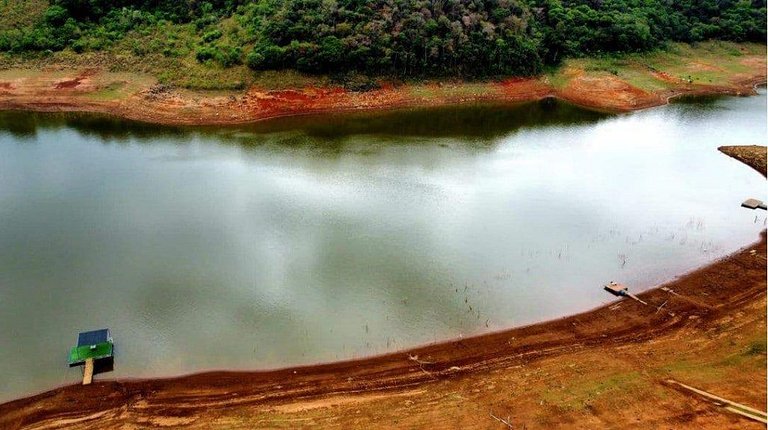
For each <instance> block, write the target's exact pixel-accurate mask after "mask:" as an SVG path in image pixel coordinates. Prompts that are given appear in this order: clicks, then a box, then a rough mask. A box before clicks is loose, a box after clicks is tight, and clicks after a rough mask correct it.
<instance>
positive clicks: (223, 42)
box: [0, 0, 766, 77]
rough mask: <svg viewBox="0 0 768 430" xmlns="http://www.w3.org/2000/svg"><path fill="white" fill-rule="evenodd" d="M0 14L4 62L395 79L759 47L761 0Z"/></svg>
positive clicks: (401, 3) (401, 1)
mask: <svg viewBox="0 0 768 430" xmlns="http://www.w3.org/2000/svg"><path fill="white" fill-rule="evenodd" d="M0 12H3V14H2V15H4V16H5V17H4V18H0V51H5V52H7V53H10V54H12V55H24V56H34V55H39V56H44V55H50V54H51V53H52V52H55V51H61V50H72V51H74V52H77V53H82V52H87V51H103V50H110V49H115V47H120V49H128V50H130V52H131V54H133V55H138V56H141V55H148V54H153V55H162V56H165V57H184V56H194V58H195V59H196V60H197V61H198V62H200V63H204V64H208V65H210V67H219V68H221V67H224V68H226V67H231V66H234V65H238V64H247V65H248V66H249V67H250V68H252V69H254V70H280V69H295V70H298V71H301V72H307V73H317V74H334V73H345V72H349V71H356V72H361V73H365V74H369V75H376V76H384V75H388V76H397V77H425V76H458V77H483V76H496V75H532V74H536V73H539V72H540V71H541V70H542V68H543V67H544V66H545V65H547V64H556V63H557V62H559V61H560V60H562V59H563V58H565V57H577V56H585V55H589V56H592V55H602V54H610V53H624V52H641V51H647V50H652V49H655V48H659V47H662V46H663V45H664V44H665V43H666V42H669V41H683V42H696V41H701V40H705V39H722V40H731V41H757V42H764V41H765V38H766V18H765V17H766V2H765V1H763V0H752V1H750V0H704V1H693V0H682V1H672V0H373V1H366V0H207V1H200V0H50V2H41V1H40V0H32V1H26V2H25V1H19V0H0ZM126 41H129V42H126ZM126 44H127V46H126Z"/></svg>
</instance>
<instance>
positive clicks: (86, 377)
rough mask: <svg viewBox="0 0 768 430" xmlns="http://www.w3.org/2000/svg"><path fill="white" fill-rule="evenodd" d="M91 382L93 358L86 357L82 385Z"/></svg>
mask: <svg viewBox="0 0 768 430" xmlns="http://www.w3.org/2000/svg"><path fill="white" fill-rule="evenodd" d="M91 382H93V358H86V359H85V367H84V368H83V385H90V383H91Z"/></svg>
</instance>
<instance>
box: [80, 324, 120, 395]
mask: <svg viewBox="0 0 768 430" xmlns="http://www.w3.org/2000/svg"><path fill="white" fill-rule="evenodd" d="M114 351H115V347H114V342H113V340H112V335H111V334H110V332H109V329H107V328H105V329H101V330H93V331H85V332H82V333H80V334H79V335H78V336H77V346H75V347H72V349H71V350H70V351H69V367H75V366H83V365H84V367H83V385H88V384H90V383H91V382H92V381H93V375H94V373H101V372H102V371H109V370H112V367H113V365H114Z"/></svg>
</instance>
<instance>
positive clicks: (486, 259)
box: [0, 90, 766, 401]
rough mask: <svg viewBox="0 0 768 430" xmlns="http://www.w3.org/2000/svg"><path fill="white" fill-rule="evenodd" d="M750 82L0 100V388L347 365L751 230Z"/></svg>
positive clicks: (492, 321) (555, 309) (712, 248)
mask: <svg viewBox="0 0 768 430" xmlns="http://www.w3.org/2000/svg"><path fill="white" fill-rule="evenodd" d="M765 142H766V94H765V90H761V91H760V95H759V96H755V97H748V98H715V99H696V100H688V101H684V102H680V103H675V104H672V105H669V106H664V107H659V108H655V109H650V110H645V111H641V112H635V113H630V114H621V115H608V114H603V113H598V112H593V111H589V110H584V109H580V108H576V107H573V106H570V105H567V104H565V103H561V102H556V101H553V100H545V101H542V102H537V103H530V104H523V105H517V106H466V107H450V108H440V109H421V110H404V111H395V112H384V113H356V114H345V115H326V116H318V117H301V118H290V119H282V120H276V121H270V122H265V123H259V124H255V125H249V126H238V127H226V128H177V127H159V126H150V125H146V124H140V123H133V122H128V121H122V120H116V119H111V118H106V117H101V116H93V115H79V114H66V115H64V114H32V113H19V112H5V113H0V401H5V400H10V399H12V398H16V397H19V396H22V395H28V394H32V393H35V392H39V391H42V390H45V389H48V388H53V387H55V386H58V385H61V384H64V383H72V382H76V381H78V379H79V377H80V371H79V369H68V368H67V366H66V355H67V351H68V349H69V348H70V347H71V346H73V345H74V344H75V342H76V337H77V333H78V332H79V331H83V330H89V329H97V328H102V327H109V328H110V329H111V330H112V333H113V335H114V337H115V344H116V352H117V355H116V362H115V372H113V373H111V374H107V375H102V376H97V379H98V378H105V377H107V378H113V377H151V376H167V375H178V374H184V373H190V372H197V371H202V370H208V369H269V368H278V367H285V366H291V365H297V364H305V363H314V362H323V361H333V360H341V359H351V358H358V357H362V356H367V355H373V354H381V353H385V352H393V351H397V350H400V349H403V348H407V347H411V346H415V345H420V344H425V343H430V342H434V341H441V340H447V339H451V338H457V337H459V336H468V335H472V334H478V333H483V332H488V331H494V330H501V329H504V328H508V327H512V326H517V325H522V324H529V323H533V322H537V321H542V320H546V319H551V318H556V317H559V316H563V315H567V314H572V313H575V312H579V311H584V310H588V309H590V308H593V307H595V306H598V305H601V304H603V303H606V302H608V301H610V300H612V299H613V298H612V297H610V296H608V295H607V294H606V293H605V292H604V291H602V290H601V288H600V286H601V285H602V284H605V283H606V282H608V281H611V280H615V281H619V282H622V283H625V284H627V285H629V286H630V287H631V289H632V290H633V291H641V290H643V289H647V288H650V287H653V286H655V285H658V284H659V283H661V282H664V281H666V280H670V279H673V278H674V277H675V276H678V275H680V274H682V273H685V272H687V271H690V270H692V269H694V268H697V267H699V266H701V265H704V264H706V263H708V262H711V261H713V260H715V259H717V258H719V257H722V256H724V255H727V254H729V253H731V252H734V251H736V250H737V249H739V248H740V247H742V246H745V245H747V244H749V243H751V242H753V241H755V240H757V238H758V234H759V232H760V231H761V230H762V229H764V228H765V222H766V221H765V218H766V214H765V212H753V211H749V210H746V209H743V208H740V207H739V204H740V203H741V201H743V200H744V199H746V198H748V197H755V198H758V199H762V200H766V195H765V194H766V192H765V191H766V188H765V180H764V179H763V177H762V176H761V175H760V174H758V173H756V172H755V171H753V170H752V169H750V168H748V167H746V166H744V165H742V164H741V163H739V162H737V161H735V160H733V159H731V158H729V157H727V156H725V155H723V154H720V153H719V152H718V151H717V147H718V146H721V145H738V144H765Z"/></svg>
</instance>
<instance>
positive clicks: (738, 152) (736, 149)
mask: <svg viewBox="0 0 768 430" xmlns="http://www.w3.org/2000/svg"><path fill="white" fill-rule="evenodd" d="M717 149H718V150H719V151H720V152H722V153H723V154H725V155H727V156H729V157H733V158H735V159H737V160H739V161H741V162H742V163H744V164H746V165H748V166H750V167H751V168H753V169H755V170H757V171H758V172H760V173H762V174H763V176H766V157H767V156H768V147H765V146H760V145H739V146H721V147H719V148H717Z"/></svg>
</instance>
